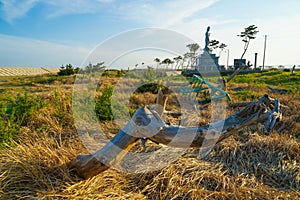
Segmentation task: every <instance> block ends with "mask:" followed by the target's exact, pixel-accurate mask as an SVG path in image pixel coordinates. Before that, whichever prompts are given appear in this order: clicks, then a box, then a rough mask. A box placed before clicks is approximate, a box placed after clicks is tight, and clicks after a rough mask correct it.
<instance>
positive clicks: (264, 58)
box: [262, 35, 268, 70]
mask: <svg viewBox="0 0 300 200" xmlns="http://www.w3.org/2000/svg"><path fill="white" fill-rule="evenodd" d="M264 37H265V45H264V57H263V66H262V70H264V69H265V60H266V48H267V37H268V36H267V35H264Z"/></svg>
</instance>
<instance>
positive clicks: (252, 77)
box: [232, 70, 300, 94]
mask: <svg viewBox="0 0 300 200" xmlns="http://www.w3.org/2000/svg"><path fill="white" fill-rule="evenodd" d="M232 83H247V84H249V85H250V86H252V87H258V86H259V87H266V86H271V87H276V88H280V89H286V90H288V93H292V94H300V84H299V83H300V74H299V73H296V74H294V75H292V74H291V73H290V72H284V71H283V70H272V71H268V72H263V73H253V74H241V75H237V76H235V77H234V79H232Z"/></svg>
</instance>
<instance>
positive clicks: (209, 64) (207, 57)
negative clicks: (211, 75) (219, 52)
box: [196, 51, 219, 71]
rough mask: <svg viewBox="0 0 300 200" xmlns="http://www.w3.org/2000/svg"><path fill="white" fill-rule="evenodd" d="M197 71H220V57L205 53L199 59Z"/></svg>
mask: <svg viewBox="0 0 300 200" xmlns="http://www.w3.org/2000/svg"><path fill="white" fill-rule="evenodd" d="M196 69H197V70H199V71H217V70H219V57H217V56H216V54H212V53H209V52H208V51H204V52H203V53H202V54H201V55H200V56H199V57H198V58H197V65H196Z"/></svg>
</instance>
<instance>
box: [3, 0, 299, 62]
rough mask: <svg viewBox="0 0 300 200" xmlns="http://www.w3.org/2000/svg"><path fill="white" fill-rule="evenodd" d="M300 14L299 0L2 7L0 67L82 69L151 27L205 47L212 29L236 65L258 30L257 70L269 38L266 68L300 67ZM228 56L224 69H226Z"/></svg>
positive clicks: (58, 1)
mask: <svg viewBox="0 0 300 200" xmlns="http://www.w3.org/2000/svg"><path fill="white" fill-rule="evenodd" d="M299 8H300V1H299V0H285V1H282V0H264V1H261V0H251V1H245V0H239V1H237V0H165V1H158V0H152V1H150V0H134V1H133V0H129V1H126V0H122V1H121V0H0V66H19V67H58V66H60V65H62V64H66V63H71V64H73V65H76V66H80V65H82V63H84V62H85V61H86V58H89V55H90V54H91V51H92V50H93V49H95V47H96V46H97V45H99V44H101V43H103V42H104V41H107V39H108V38H111V37H113V36H116V35H119V34H120V33H123V32H126V31H130V30H133V29H139V28H146V27H156V28H161V29H168V30H172V31H175V32H178V33H180V34H183V35H185V36H187V37H189V38H191V40H193V41H195V42H197V43H199V44H200V46H202V47H203V45H204V33H205V31H206V27H207V26H211V36H210V37H211V38H213V39H217V40H220V41H221V42H224V43H225V44H227V45H228V48H229V50H230V61H229V63H230V64H232V61H233V58H238V57H240V56H241V54H242V51H243V43H242V42H241V39H240V38H238V37H237V34H239V33H240V32H241V31H242V30H243V29H244V27H247V26H249V25H251V24H255V25H257V26H258V29H259V31H260V32H259V34H258V35H257V38H256V39H255V40H253V41H252V42H251V43H250V47H249V51H248V52H247V54H246V56H245V58H247V59H249V60H250V62H252V63H253V62H254V61H253V60H254V53H255V52H257V53H258V55H259V56H258V62H259V63H258V64H259V65H262V55H263V42H264V37H263V35H268V40H267V54H266V65H280V64H282V65H288V64H291V65H293V64H296V65H300V56H299V50H298V49H299V46H300V27H299V25H298V24H299V21H300V13H299ZM136 34H137V35H136V37H138V34H142V31H138V32H136ZM175 42H176V41H175ZM129 43H138V41H135V39H131V40H130V41H126V39H124V41H121V42H120V41H118V43H117V44H114V45H107V47H106V48H107V49H106V51H104V52H102V53H103V55H101V56H103V58H105V57H107V56H106V55H104V54H105V53H106V52H109V51H115V50H116V49H113V48H118V45H127V44H129ZM100 46H101V45H100ZM109 46H111V47H109ZM109 48H111V49H109ZM128 48H129V46H128ZM186 50H187V49H186ZM147 52H148V51H147ZM118 53H120V54H122V52H118ZM118 53H115V54H114V55H118ZM123 53H124V52H123ZM216 53H218V52H216ZM225 54H226V53H225V52H223V53H222V54H221V58H220V62H221V64H225V63H226V59H227V55H225ZM141 55H142V54H140V55H139V56H138V57H141ZM151 56H156V54H155V52H152V54H151ZM157 56H158V57H159V56H167V55H166V54H165V53H162V54H161V55H160V53H158V54H157ZM130 59H134V56H133V57H130ZM149 59H150V58H149ZM149 59H148V60H147V59H146V61H147V62H151V61H150V60H149ZM151 59H152V58H151ZM104 60H105V59H104ZM105 61H106V60H105ZM133 62H140V61H138V60H136V61H133ZM119 65H122V64H119ZM124 65H131V64H129V63H126V62H124ZM123 67H124V68H127V67H128V66H123Z"/></svg>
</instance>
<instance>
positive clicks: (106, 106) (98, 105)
mask: <svg viewBox="0 0 300 200" xmlns="http://www.w3.org/2000/svg"><path fill="white" fill-rule="evenodd" d="M113 91H114V87H113V86H108V87H106V88H105V89H104V91H103V92H102V95H101V96H100V97H98V98H96V99H95V110H96V114H97V117H98V119H99V120H100V121H108V120H113V118H114V116H113V113H112V110H111V100H112V98H111V97H112V94H113Z"/></svg>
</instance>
